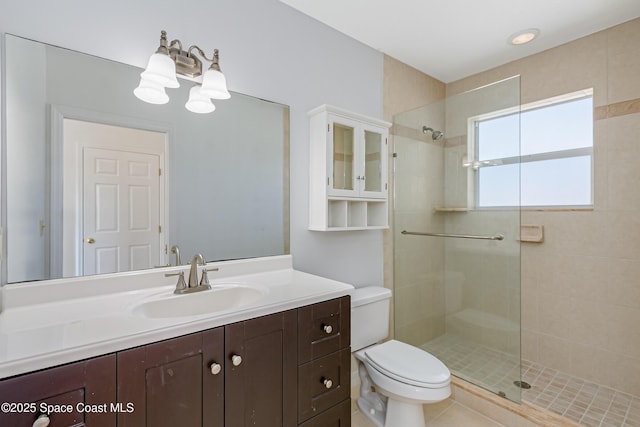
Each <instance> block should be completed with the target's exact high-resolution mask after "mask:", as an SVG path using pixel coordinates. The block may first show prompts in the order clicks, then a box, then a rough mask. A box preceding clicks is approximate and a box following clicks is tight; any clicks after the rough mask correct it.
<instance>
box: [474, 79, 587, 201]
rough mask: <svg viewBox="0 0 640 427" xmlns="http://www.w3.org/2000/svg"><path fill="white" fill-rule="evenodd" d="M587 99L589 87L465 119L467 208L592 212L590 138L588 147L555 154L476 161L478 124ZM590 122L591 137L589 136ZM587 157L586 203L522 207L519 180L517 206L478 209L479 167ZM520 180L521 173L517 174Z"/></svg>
mask: <svg viewBox="0 0 640 427" xmlns="http://www.w3.org/2000/svg"><path fill="white" fill-rule="evenodd" d="M585 98H591V99H592V102H593V88H589V89H584V90H579V91H576V92H571V93H567V94H564V95H560V96H555V97H551V98H546V99H543V100H540V101H535V102H530V103H527V104H523V105H519V106H516V107H510V108H506V109H502V110H497V111H492V112H489V113H484V114H479V115H476V116H472V117H469V118H468V119H467V157H466V158H465V159H464V161H463V167H466V168H467V188H469V189H473V191H470V192H468V197H467V205H468V206H469V207H471V208H472V209H475V210H497V209H514V208H521V209H531V210H564V209H567V210H569V209H571V210H573V209H593V207H594V150H593V145H594V144H593V137H592V140H591V146H590V147H581V148H571V149H566V150H558V151H547V152H543V153H536V154H526V155H519V156H511V157H504V158H496V159H490V160H484V161H478V160H477V159H478V145H479V143H478V132H477V126H478V123H479V122H481V121H485V120H490V119H496V118H499V117H505V116H508V115H511V114H522V113H524V112H527V111H531V110H536V109H541V108H545V107H550V106H555V105H560V104H563V103H567V102H572V101H578V100H580V99H585ZM593 133H594V132H593V120H592V130H591V134H592V136H593ZM520 135H522V128H521V127H520ZM469 153H471V156H469ZM585 156H589V158H590V163H591V170H590V175H591V182H590V183H589V185H590V188H591V197H590V203H588V204H580V205H570V204H558V205H524V206H523V205H522V194H521V192H522V181H521V180H520V182H519V186H520V193H519V198H520V203H519V205H513V206H510V205H505V206H479V204H478V203H479V200H478V198H479V194H480V180H479V171H480V169H481V168H483V167H491V166H502V165H509V164H520V165H521V164H523V163H531V162H537V161H544V160H556V159H563V158H575V157H585ZM519 176H520V177H521V173H520V174H519Z"/></svg>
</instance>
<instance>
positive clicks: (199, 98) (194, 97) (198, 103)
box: [184, 85, 216, 114]
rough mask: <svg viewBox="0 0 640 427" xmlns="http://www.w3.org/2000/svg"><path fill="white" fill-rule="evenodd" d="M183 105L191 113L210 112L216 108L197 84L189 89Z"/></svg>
mask: <svg viewBox="0 0 640 427" xmlns="http://www.w3.org/2000/svg"><path fill="white" fill-rule="evenodd" d="M184 106H185V108H186V109H187V110H189V111H191V112H192V113H198V114H206V113H212V112H213V111H214V110H215V109H216V106H215V105H213V102H211V99H210V98H209V97H208V96H205V95H203V94H202V90H201V86H197V85H196V86H194V87H192V88H191V90H190V91H189V100H188V101H187V103H186V104H184Z"/></svg>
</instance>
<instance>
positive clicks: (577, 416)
mask: <svg viewBox="0 0 640 427" xmlns="http://www.w3.org/2000/svg"><path fill="white" fill-rule="evenodd" d="M522 379H523V380H524V381H526V382H527V383H529V384H530V385H531V389H530V390H523V394H522V397H523V399H524V400H526V401H527V402H529V403H533V404H534V405H537V406H541V407H543V408H547V409H549V410H551V411H553V412H555V413H558V414H560V415H562V416H564V417H566V418H569V419H570V420H573V421H576V422H579V423H580V424H582V425H585V426H588V427H598V426H602V427H640V397H637V396H632V395H630V394H627V393H624V392H621V391H619V390H614V389H612V388H608V387H604V386H601V385H598V384H595V383H592V382H589V381H586V380H583V379H582V378H578V377H574V376H571V375H568V374H565V373H563V372H560V371H556V370H554V369H550V368H546V367H544V366H542V365H539V364H536V363H533V362H529V361H526V360H523V361H522Z"/></svg>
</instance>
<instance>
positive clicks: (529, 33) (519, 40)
mask: <svg viewBox="0 0 640 427" xmlns="http://www.w3.org/2000/svg"><path fill="white" fill-rule="evenodd" d="M539 35H540V30H538V29H537V28H528V29H526V30H522V31H518V32H517V33H515V34H513V35H511V36H510V37H509V43H511V44H515V45H519V44H525V43H529V42H530V41H531V40H533V39H535V38H536V37H538V36H539Z"/></svg>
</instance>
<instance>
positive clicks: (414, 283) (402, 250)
mask: <svg viewBox="0 0 640 427" xmlns="http://www.w3.org/2000/svg"><path fill="white" fill-rule="evenodd" d="M519 105H520V81H519V77H515V78H512V79H508V80H504V81H501V82H499V83H496V84H493V85H490V86H485V87H483V88H480V89H477V90H473V91H470V92H465V93H462V94H459V95H455V96H452V97H449V98H447V99H445V100H442V101H440V102H437V103H434V104H430V105H427V106H424V107H421V108H418V109H415V110H411V111H407V112H405V113H402V114H399V115H397V116H396V117H394V130H395V132H394V135H393V141H394V151H395V153H396V155H395V163H394V174H395V175H394V228H393V230H394V287H395V297H394V304H395V310H394V313H395V319H394V320H395V322H394V325H395V338H396V339H398V340H400V341H404V342H408V343H410V344H412V345H415V346H418V347H421V348H423V349H425V350H426V351H429V352H430V353H432V354H433V355H435V356H436V357H438V358H439V359H440V360H442V362H443V363H444V364H445V365H447V366H448V367H449V369H450V370H451V371H452V373H453V374H454V375H456V376H458V377H461V378H463V379H465V380H467V381H470V382H472V383H474V384H476V385H479V386H482V387H485V388H487V389H489V390H491V391H493V392H495V393H497V394H500V395H503V396H505V397H507V398H509V399H511V400H514V401H520V389H519V387H518V385H517V383H519V381H520V240H519V237H520V207H519V200H520V196H519V191H520V184H519V164H518V163H517V162H516V164H515V165H514V164H509V165H508V166H509V168H508V170H507V168H505V167H504V165H502V164H501V163H500V162H499V161H494V160H493V159H492V158H491V156H487V155H486V152H487V148H488V147H490V146H494V147H496V146H497V147H499V148H500V149H501V150H502V151H503V152H509V153H510V156H511V157H514V156H519V150H520V130H519V121H518V120H507V121H508V122H509V126H507V127H504V126H503V127H497V128H496V129H490V128H491V126H489V124H491V122H490V121H491V120H494V119H495V118H497V117H503V116H505V115H511V117H515V118H518V117H519ZM494 128H495V126H494ZM498 128H499V129H498ZM514 168H515V172H514ZM488 177H489V178H491V179H488ZM496 177H497V178H496ZM492 192H493V194H497V193H500V195H501V196H503V197H500V198H497V199H498V200H508V201H509V203H505V204H504V205H490V204H489V205H488V204H487V203H486V202H485V201H486V198H485V199H483V202H482V204H481V203H480V195H481V194H492Z"/></svg>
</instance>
